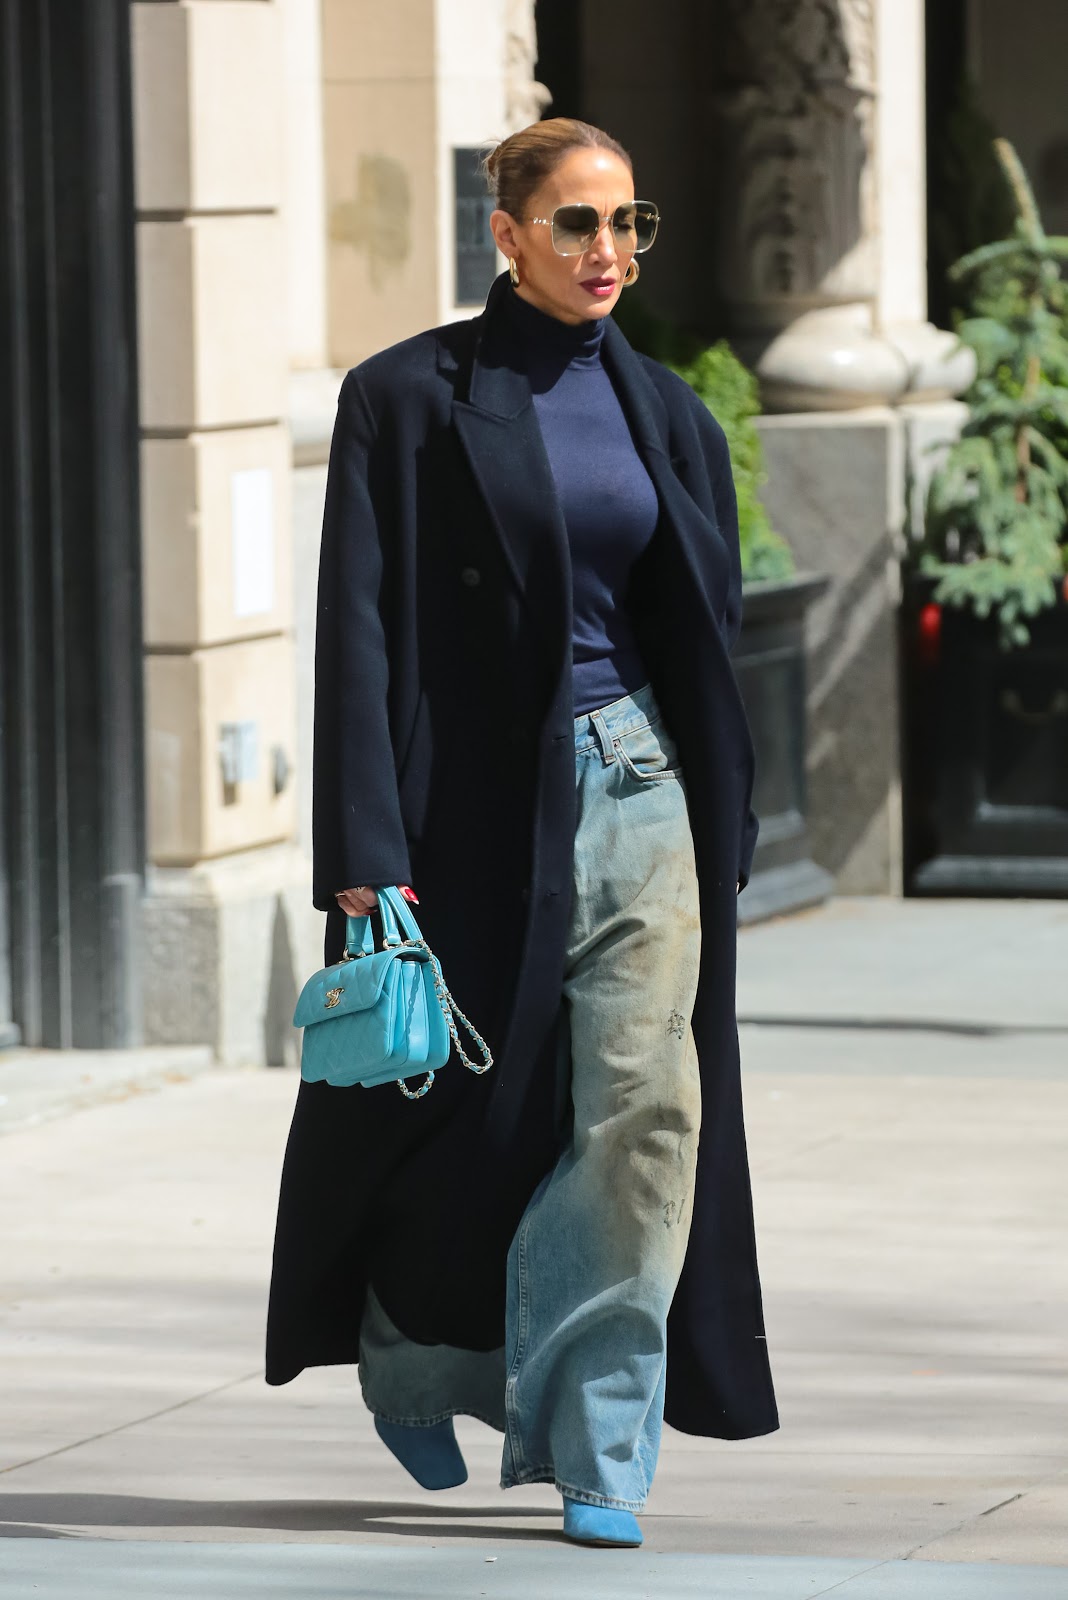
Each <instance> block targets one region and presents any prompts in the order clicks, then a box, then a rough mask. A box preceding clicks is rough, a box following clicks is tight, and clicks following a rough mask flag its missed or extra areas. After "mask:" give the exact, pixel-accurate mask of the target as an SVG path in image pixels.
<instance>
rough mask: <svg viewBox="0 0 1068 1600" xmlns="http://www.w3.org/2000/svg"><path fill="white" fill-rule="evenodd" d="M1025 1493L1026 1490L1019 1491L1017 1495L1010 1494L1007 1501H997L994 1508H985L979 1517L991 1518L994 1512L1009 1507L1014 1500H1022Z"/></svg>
mask: <svg viewBox="0 0 1068 1600" xmlns="http://www.w3.org/2000/svg"><path fill="white" fill-rule="evenodd" d="M1026 1493H1027V1490H1026V1489H1021V1490H1020V1492H1019V1494H1010V1495H1009V1498H1008V1499H1007V1500H999V1501H998V1503H997V1505H996V1506H987V1508H986V1510H985V1511H980V1513H979V1515H980V1516H981V1517H989V1516H992V1515H993V1513H994V1512H995V1511H1000V1510H1001V1508H1002V1506H1011V1505H1012V1503H1013V1501H1014V1500H1022V1499H1023V1497H1024V1495H1025V1494H1026Z"/></svg>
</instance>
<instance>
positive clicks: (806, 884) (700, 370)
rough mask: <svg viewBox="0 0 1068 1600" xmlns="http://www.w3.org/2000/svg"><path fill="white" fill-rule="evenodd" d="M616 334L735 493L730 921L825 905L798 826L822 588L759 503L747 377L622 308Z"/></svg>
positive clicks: (715, 353) (821, 878)
mask: <svg viewBox="0 0 1068 1600" xmlns="http://www.w3.org/2000/svg"><path fill="white" fill-rule="evenodd" d="M624 332H625V333H626V335H627V338H628V339H629V341H630V342H631V344H633V345H634V346H635V348H637V349H640V350H643V351H645V352H646V353H647V354H649V355H652V356H654V357H655V358H656V359H657V360H659V361H663V362H664V364H665V365H666V366H669V367H671V368H672V370H673V371H675V372H677V373H678V374H679V376H680V377H682V378H684V379H685V380H686V382H687V383H689V384H690V385H691V387H692V388H693V389H694V391H695V392H696V393H697V394H698V395H699V396H700V398H701V399H702V400H703V401H704V402H705V404H706V405H707V406H708V408H709V410H710V411H711V412H712V413H713V415H714V416H715V417H716V419H717V421H718V422H719V423H720V425H721V426H722V428H723V430H724V432H725V433H726V435H727V443H728V445H729V446H730V452H731V465H732V468H733V472H734V484H735V490H736V492H737V496H738V533H739V542H740V545H741V557H742V582H743V589H744V597H745V603H744V606H743V612H742V629H741V634H740V636H739V638H738V641H737V643H736V645H735V649H734V655H733V660H734V666H735V670H736V672H737V675H738V683H739V687H740V688H741V691H742V696H743V699H744V701H745V708H746V714H747V716H748V718H749V725H750V728H751V730H752V734H753V743H754V746H755V749H756V778H755V784H754V790H753V809H754V810H755V811H756V813H757V816H758V817H759V818H760V834H759V836H758V839H757V848H756V854H755V856H754V859H753V871H752V874H751V876H750V879H749V884H748V886H747V888H746V891H745V893H744V894H743V895H742V896H741V898H740V900H739V902H738V916H739V920H740V921H742V922H755V921H758V920H760V919H762V918H764V917H769V916H776V915H779V914H781V913H783V912H787V911H794V910H798V909H799V908H800V907H802V906H809V905H814V904H816V903H818V902H819V901H821V900H825V899H826V898H827V896H828V895H829V894H830V893H831V890H832V888H833V886H834V881H833V879H832V878H831V876H830V874H829V873H827V872H825V871H824V870H823V869H822V868H821V867H818V866H817V865H816V864H815V862H814V861H813V860H812V858H811V854H810V849H809V841H808V830H807V827H806V823H805V796H806V781H805V754H806V711H805V703H806V696H805V678H806V672H805V614H806V611H807V609H808V607H809V605H810V604H811V603H812V601H813V600H814V599H815V598H816V597H817V596H818V595H820V594H821V593H822V592H823V591H824V589H825V588H826V587H827V580H826V579H825V578H823V577H819V576H816V575H813V574H811V573H798V572H797V571H796V570H795V566H794V559H793V556H792V554H791V551H790V548H789V546H788V544H787V543H786V541H785V540H784V539H783V538H782V537H781V535H779V534H778V533H776V532H775V530H774V529H773V528H772V526H771V523H770V521H769V518H768V514H767V511H766V510H765V508H764V506H763V504H762V502H761V499H760V493H759V491H760V487H761V485H762V484H763V483H764V481H765V471H764V457H763V449H762V446H761V442H760V435H759V433H758V432H757V429H756V427H755V426H754V423H753V419H754V417H756V416H758V415H759V414H760V399H759V387H758V384H757V380H756V378H755V376H754V375H753V373H751V372H750V371H749V370H748V368H747V367H745V366H744V365H743V364H742V362H740V361H739V360H738V358H737V356H736V355H735V354H734V352H733V351H732V350H731V348H730V346H729V345H728V344H727V343H726V341H724V340H720V341H719V342H718V343H716V344H713V345H708V344H706V343H704V342H703V341H701V340H700V339H699V338H697V337H695V336H692V335H690V334H688V333H686V332H685V331H684V330H681V329H678V328H676V327H675V326H674V325H673V324H670V323H667V322H665V321H663V320H662V319H660V318H657V317H655V316H654V315H653V314H652V313H650V312H649V311H647V310H646V309H645V308H643V307H641V306H640V305H636V304H634V303H630V304H628V306H627V308H626V316H625V322H624Z"/></svg>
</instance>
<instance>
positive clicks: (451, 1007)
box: [397, 939, 493, 1100]
mask: <svg viewBox="0 0 1068 1600" xmlns="http://www.w3.org/2000/svg"><path fill="white" fill-rule="evenodd" d="M404 943H405V944H406V945H414V946H417V947H418V948H419V949H421V950H425V951H426V953H427V955H428V956H429V957H430V965H431V968H432V969H433V973H434V993H435V994H436V995H437V997H438V1004H439V1005H440V1007H441V1009H442V1013H443V1014H444V1017H445V1021H446V1023H447V1025H448V1029H449V1037H450V1039H451V1040H452V1042H453V1045H454V1046H455V1047H456V1053H457V1055H458V1056H459V1057H460V1060H461V1061H462V1062H463V1064H464V1066H465V1067H466V1068H467V1070H468V1072H474V1073H475V1074H477V1075H478V1076H479V1077H481V1076H482V1074H483V1073H484V1072H488V1071H489V1069H490V1067H492V1065H493V1056H492V1054H491V1052H490V1048H489V1045H488V1044H487V1043H486V1041H485V1039H483V1037H482V1035H481V1034H480V1033H479V1031H478V1029H477V1028H476V1027H475V1026H474V1024H473V1023H472V1022H470V1021H469V1020H468V1019H467V1017H465V1016H464V1014H463V1012H462V1011H461V1010H460V1007H459V1006H458V1005H457V1004H456V1001H455V1000H454V999H453V997H452V995H451V994H450V993H449V990H448V986H447V985H446V983H445V975H444V973H443V972H442V970H441V963H440V962H439V961H438V958H437V956H436V955H435V954H434V952H433V951H432V950H431V948H430V946H429V945H428V944H427V942H426V940H425V939H405V941H404ZM457 1017H459V1019H460V1021H461V1022H462V1023H463V1025H464V1027H465V1028H466V1029H467V1031H468V1033H469V1034H470V1035H471V1038H472V1039H473V1040H474V1041H475V1044H476V1045H477V1046H478V1048H479V1050H480V1051H481V1052H482V1065H481V1066H479V1065H478V1063H477V1062H475V1061H472V1060H471V1057H470V1056H469V1055H468V1054H467V1053H466V1051H465V1050H464V1047H463V1045H462V1044H461V1043H460V1035H459V1032H458V1031H457V1027H456V1021H455V1018H457ZM433 1082H434V1074H433V1072H428V1073H427V1075H426V1078H425V1080H424V1081H423V1083H422V1084H421V1085H420V1087H419V1088H418V1089H409V1088H408V1087H407V1085H406V1084H405V1082H404V1079H403V1078H398V1079H397V1088H398V1089H399V1090H400V1092H401V1094H402V1095H403V1096H404V1098H405V1099H406V1100H421V1099H422V1098H423V1096H424V1095H425V1094H426V1093H427V1091H428V1090H429V1089H430V1087H431V1085H432V1084H433Z"/></svg>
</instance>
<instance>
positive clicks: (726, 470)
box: [698, 403, 760, 889]
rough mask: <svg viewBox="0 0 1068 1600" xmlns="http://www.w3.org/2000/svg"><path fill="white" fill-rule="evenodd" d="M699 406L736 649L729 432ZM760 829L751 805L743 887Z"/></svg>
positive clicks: (734, 502)
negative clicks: (723, 551) (725, 561)
mask: <svg viewBox="0 0 1068 1600" xmlns="http://www.w3.org/2000/svg"><path fill="white" fill-rule="evenodd" d="M700 410H701V417H700V419H699V422H698V431H699V433H700V435H701V443H702V446H703V448H704V453H705V461H706V464H707V467H708V476H709V482H710V484H711V486H712V499H713V503H714V505H715V508H716V522H717V523H718V525H719V531H720V534H721V535H722V538H723V542H724V543H725V544H726V546H727V555H728V558H729V561H730V576H729V579H728V584H727V599H726V603H725V605H724V626H725V631H726V635H727V648H728V649H729V650H733V649H734V646H735V644H736V642H737V639H738V634H739V633H740V632H741V627H742V553H741V544H740V541H739V537H738V496H737V494H736V493H735V488H734V474H733V472H732V471H731V455H730V448H729V446H728V444H727V436H726V434H725V433H724V431H723V429H722V427H721V426H720V424H719V423H718V422H717V421H716V419H715V417H714V416H713V415H712V413H711V412H710V411H709V409H708V407H707V406H706V405H704V404H703V403H700ZM759 830H760V823H759V821H758V820H757V815H756V812H755V811H754V810H753V808H752V806H750V807H749V811H748V814H747V816H746V819H745V823H744V824H743V827H742V840H741V850H740V852H739V860H738V883H739V886H740V887H741V888H742V889H744V888H745V886H746V884H747V883H748V882H749V874H750V872H751V871H752V867H753V852H754V850H755V849H756V842H757V834H758V832H759Z"/></svg>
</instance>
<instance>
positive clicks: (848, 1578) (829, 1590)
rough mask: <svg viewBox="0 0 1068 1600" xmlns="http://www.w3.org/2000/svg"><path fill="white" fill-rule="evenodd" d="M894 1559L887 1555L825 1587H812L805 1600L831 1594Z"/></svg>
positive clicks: (888, 1564) (887, 1565)
mask: <svg viewBox="0 0 1068 1600" xmlns="http://www.w3.org/2000/svg"><path fill="white" fill-rule="evenodd" d="M896 1559H897V1557H896V1556H888V1557H887V1558H886V1560H885V1561H873V1562H872V1564H871V1566H870V1567H861V1569H860V1571H859V1572H850V1573H849V1574H848V1575H847V1576H846V1577H844V1578H839V1579H838V1581H837V1583H832V1584H831V1585H830V1586H829V1587H828V1588H826V1589H813V1591H812V1593H811V1594H810V1595H807V1596H806V1600H820V1597H821V1595H825V1594H833V1593H834V1591H835V1590H836V1589H844V1588H845V1586H846V1584H847V1583H853V1582H854V1581H855V1580H856V1579H857V1578H866V1577H867V1576H868V1574H869V1573H871V1572H878V1571H879V1568H880V1567H892V1566H893V1564H894V1562H895V1560H896Z"/></svg>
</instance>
